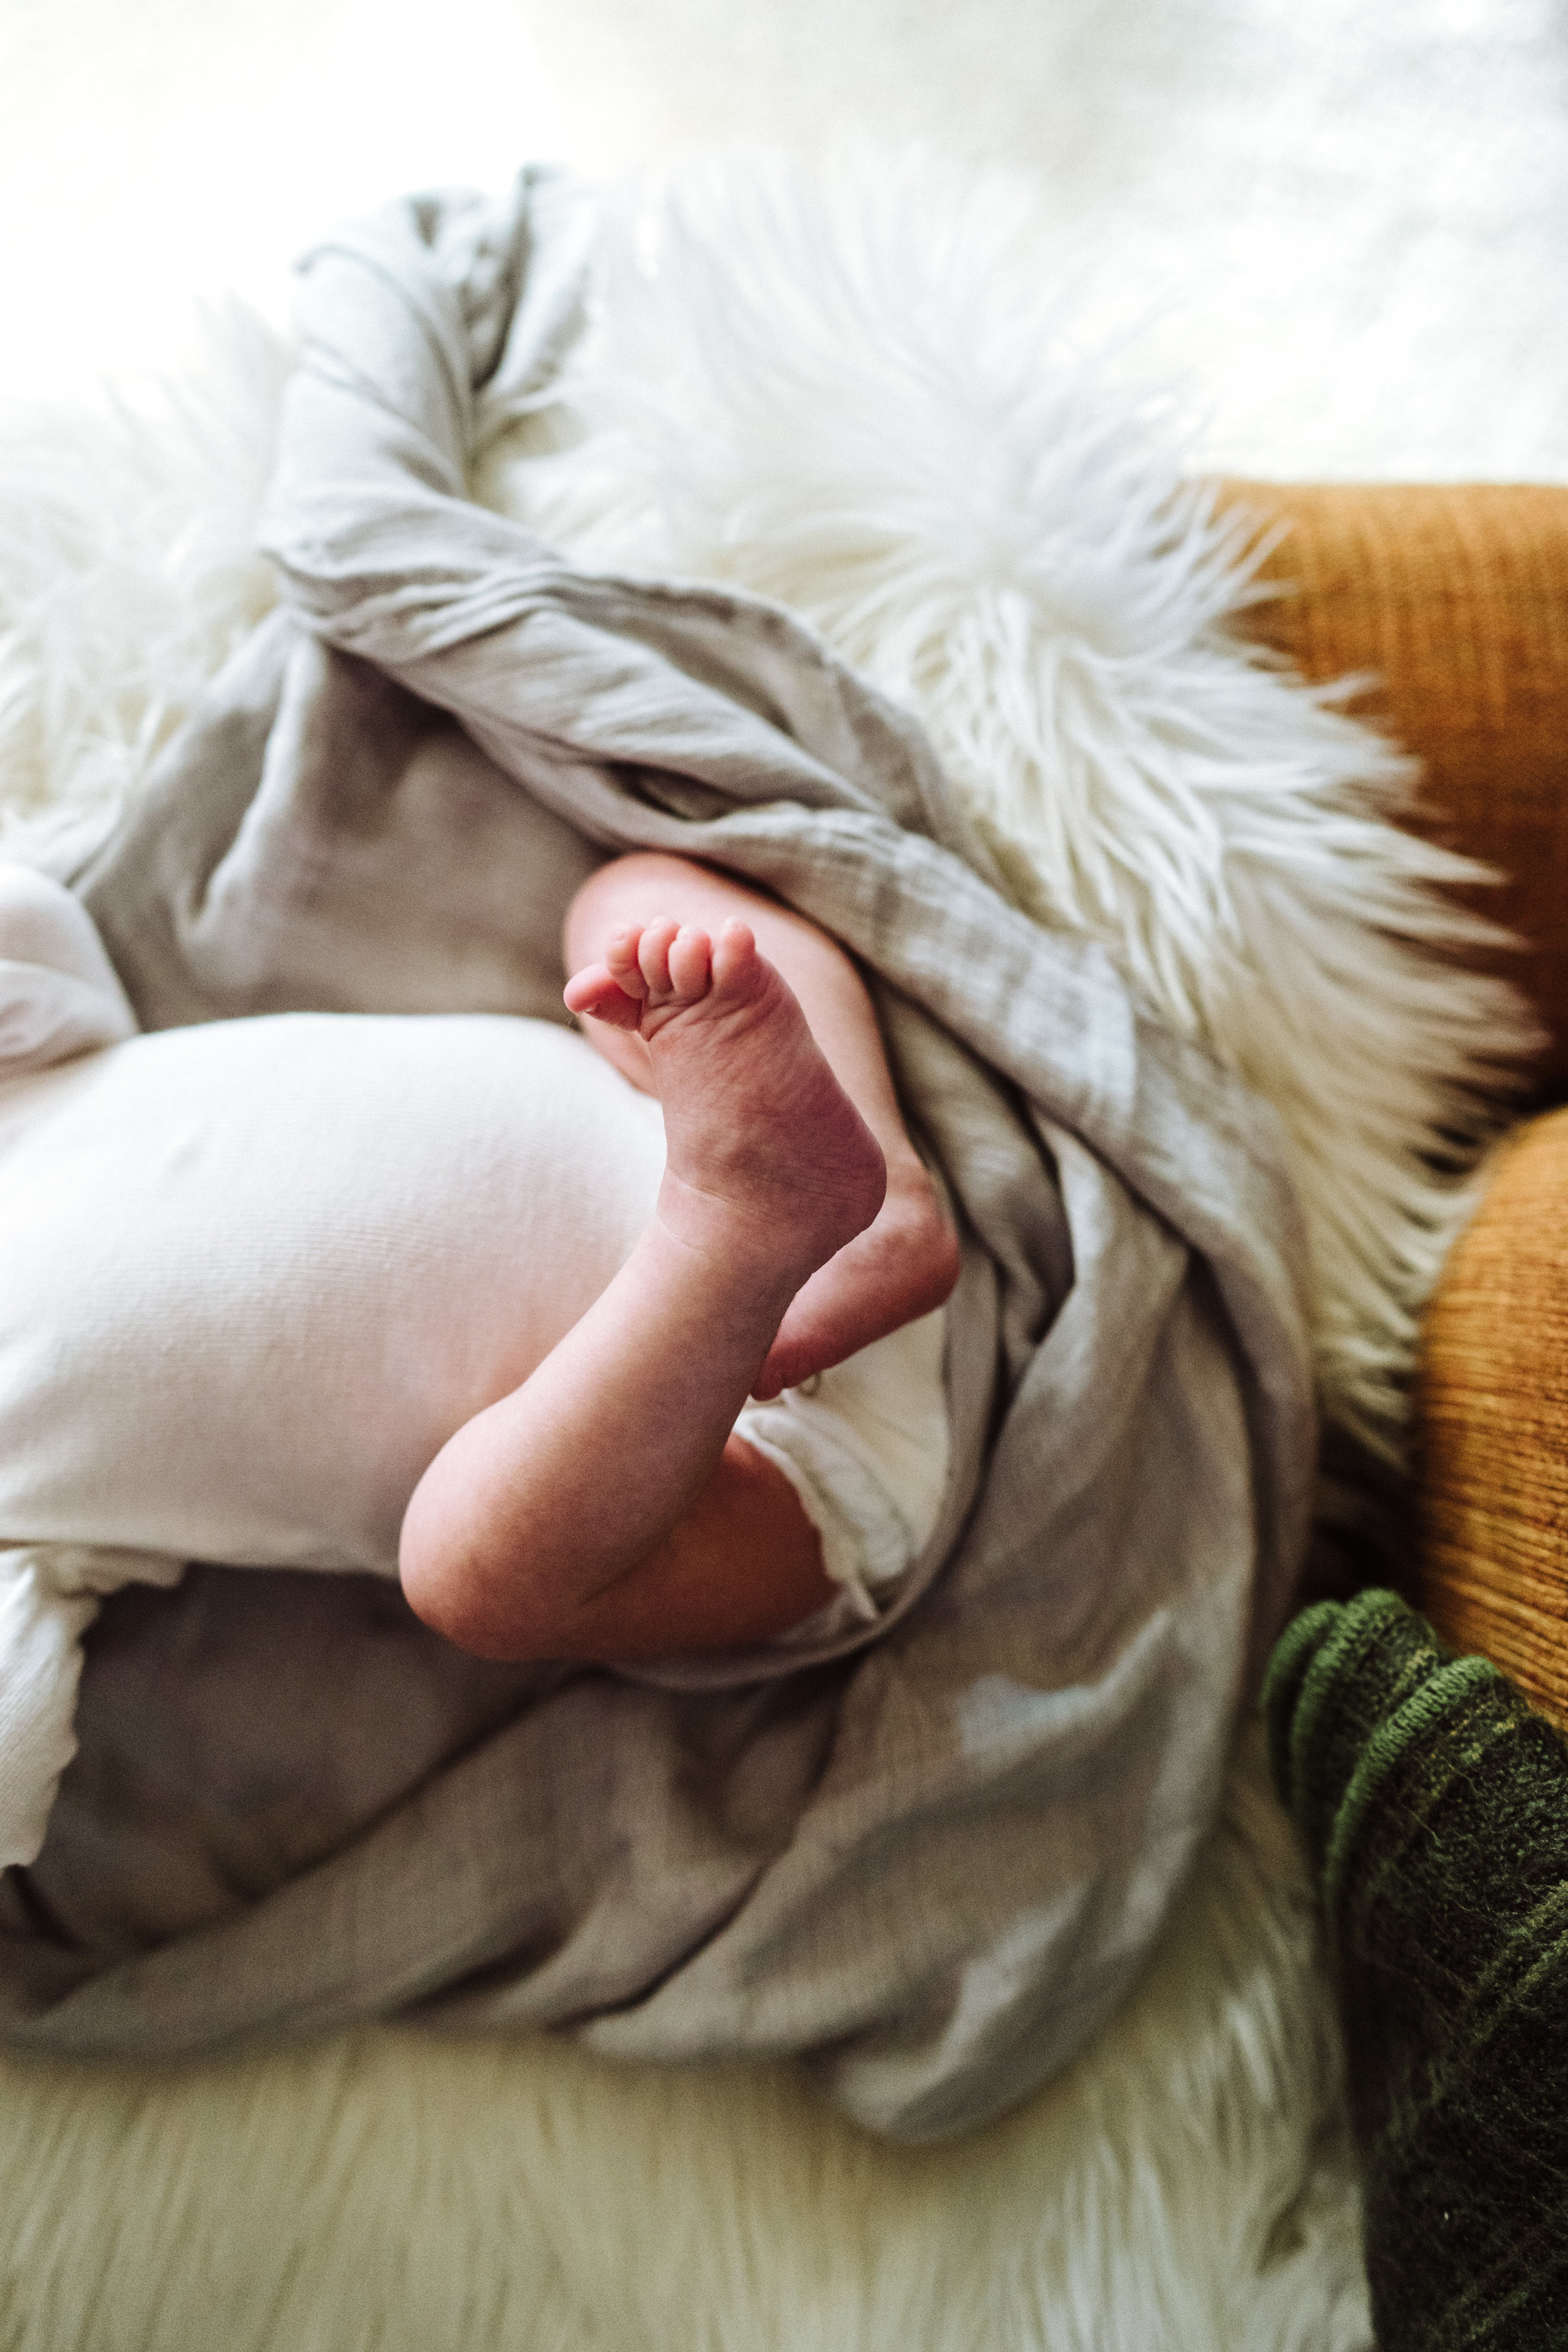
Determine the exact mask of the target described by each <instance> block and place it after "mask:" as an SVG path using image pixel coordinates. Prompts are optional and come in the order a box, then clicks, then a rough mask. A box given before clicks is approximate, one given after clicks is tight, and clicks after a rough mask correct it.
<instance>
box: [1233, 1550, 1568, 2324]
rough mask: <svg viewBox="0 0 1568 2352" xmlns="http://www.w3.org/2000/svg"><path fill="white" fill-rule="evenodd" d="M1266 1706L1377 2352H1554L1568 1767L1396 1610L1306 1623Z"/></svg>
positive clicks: (1564, 2179) (1564, 2108) (1402, 1609)
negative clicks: (1335, 1998)
mask: <svg viewBox="0 0 1568 2352" xmlns="http://www.w3.org/2000/svg"><path fill="white" fill-rule="evenodd" d="M1264 1710H1265V1713H1266V1715H1267V1717H1268V1733H1269V1748H1270V1755H1271V1757H1272V1759H1273V1766H1274V1777H1275V1781H1276V1784H1277V1786H1278V1788H1279V1793H1280V1796H1281V1798H1282V1800H1283V1801H1284V1802H1285V1804H1286V1805H1287V1806H1288V1807H1289V1811H1290V1812H1291V1814H1292V1816H1293V1818H1294V1820H1295V1822H1296V1825H1297V1828H1298V1830H1299V1831H1300V1835H1301V1837H1302V1840H1303V1842H1304V1843H1305V1844H1306V1847H1307V1850H1308V1853H1310V1857H1311V1860H1312V1863H1313V1865H1314V1867H1315V1869H1316V1871H1317V1873H1318V1874H1319V1878H1320V1882H1321V1889H1322V1898H1323V1909H1324V1915H1325V1918H1326V1921H1327V1926H1328V1930H1329V1937H1330V1943H1331V1952H1332V1957H1333V1965H1334V1971H1335V1978H1336V1982H1337V1988H1338V1992H1339V2000H1340V2010H1341V2015H1342V2020H1343V2023H1344V2030H1345V2044H1346V2055H1347V2061H1348V2065H1349V2076H1350V2093H1351V2103H1352V2114H1353V2116H1354V2120H1355V2126H1356V2134H1357V2137H1358V2140H1359V2142H1360V2145H1361V2150H1362V2156H1363V2168H1364V2173H1365V2183H1366V2186H1365V2219H1366V2257H1367V2270H1368V2274H1369V2277H1370V2280H1371V2285H1372V2303H1373V2323H1374V2325H1375V2326H1376V2329H1377V2338H1378V2343H1379V2345H1380V2347H1382V2352H1450V2347H1453V2352H1458V2347H1461V2346H1464V2347H1471V2346H1475V2347H1482V2346H1485V2347H1493V2346H1495V2347H1498V2352H1504V2347H1506V2352H1546V2347H1565V2346H1568V1751H1565V1750H1564V1748H1563V1743H1562V1742H1561V1740H1560V1739H1559V1738H1558V1737H1557V1735H1556V1733H1555V1732H1554V1731H1553V1730H1552V1727H1551V1726H1550V1725H1549V1724H1547V1723H1545V1722H1544V1721H1543V1720H1542V1717H1539V1716H1537V1715H1535V1714H1533V1713H1532V1712H1531V1709H1530V1708H1529V1707H1528V1706H1526V1705H1525V1703H1524V1701H1523V1700H1522V1699H1521V1697H1520V1696H1518V1694H1517V1693H1516V1692H1515V1691H1514V1690H1513V1689H1512V1688H1511V1687H1510V1685H1509V1684H1508V1683H1507V1682H1505V1681H1504V1679H1503V1677H1502V1676H1501V1675H1500V1674H1499V1673H1498V1672H1497V1671H1496V1669H1495V1668H1494V1667H1492V1666H1489V1665H1487V1664H1485V1663H1484V1662H1483V1661H1482V1660H1480V1659H1476V1658H1465V1659H1452V1658H1450V1657H1449V1656H1448V1655H1447V1653H1446V1652H1445V1651H1444V1650H1443V1649H1442V1648H1441V1647H1440V1646H1439V1644H1438V1643H1437V1642H1436V1640H1435V1638H1434V1636H1433V1634H1432V1633H1431V1631H1430V1629H1429V1628H1428V1627H1427V1625H1426V1623H1425V1622H1424V1621H1423V1620H1422V1619H1421V1618H1419V1617H1417V1616H1416V1615H1415V1612H1413V1611H1412V1610H1410V1609H1408V1608H1407V1607H1406V1606H1405V1602H1404V1601H1401V1600H1399V1599H1398V1598H1397V1596H1396V1595H1395V1594H1394V1593H1392V1592H1365V1593H1362V1594H1361V1595H1359V1596H1358V1598H1357V1599H1356V1600H1354V1601H1350V1602H1348V1603H1346V1604H1343V1605H1342V1604H1340V1603H1338V1602H1334V1601H1324V1602H1321V1603H1320V1604H1319V1605H1318V1606H1317V1607H1316V1608H1314V1609H1310V1610H1307V1611H1305V1612H1303V1614H1302V1615H1301V1616H1300V1617H1299V1618H1297V1620H1296V1621H1295V1622H1294V1623H1293V1624H1292V1625H1290V1626H1289V1627H1288V1628H1287V1630H1286V1633H1285V1634H1284V1636H1283V1637H1282V1639H1281V1641H1280V1643H1279V1647H1278V1648H1277V1650H1276V1651H1275V1654H1274V1658H1273V1661H1272V1663H1271V1665H1270V1668H1269V1674H1268V1685H1267V1687H1266V1689H1265V1692H1264Z"/></svg>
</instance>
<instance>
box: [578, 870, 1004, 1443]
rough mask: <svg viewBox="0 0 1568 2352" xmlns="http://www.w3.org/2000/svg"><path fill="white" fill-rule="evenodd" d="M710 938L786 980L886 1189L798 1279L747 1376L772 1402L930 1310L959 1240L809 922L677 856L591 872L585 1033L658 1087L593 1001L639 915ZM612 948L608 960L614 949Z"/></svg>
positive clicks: (845, 989)
mask: <svg viewBox="0 0 1568 2352" xmlns="http://www.w3.org/2000/svg"><path fill="white" fill-rule="evenodd" d="M654 915H658V916H659V917H662V918H668V919H670V920H671V921H673V922H674V923H676V924H680V923H691V924H698V925H700V926H701V927H703V928H704V929H706V930H708V931H709V932H710V933H711V934H712V935H713V936H715V937H717V936H718V934H719V932H720V931H721V929H722V926H723V925H724V923H725V922H727V921H729V920H731V919H739V920H740V921H742V922H743V923H745V924H746V925H747V926H748V927H749V928H750V929H751V931H752V934H753V936H754V938H755V940H756V944H757V946H758V948H759V949H760V950H761V951H762V953H763V955H764V956H765V957H766V958H767V959H768V961H770V962H771V963H772V964H773V966H774V967H775V968H776V970H777V971H779V972H780V973H781V974H782V975H783V977H784V980H785V981H786V982H788V983H789V986H790V988H791V989H792V990H793V992H794V993H795V997H796V999H797V1000H798V1002H799V1004H800V1007H801V1010H802V1012H803V1013H805V1018H806V1022H807V1024H808V1026H809V1027H810V1030H811V1034H812V1035H813V1036H814V1037H815V1038H816V1043H817V1045H819V1046H820V1048H821V1050H822V1052H823V1055H825V1057H826V1061H827V1063H828V1066H829V1067H830V1068H831V1070H832V1071H833V1074H834V1076H835V1077H837V1080H838V1083H839V1085H840V1086H841V1087H843V1089H844V1091H845V1093H846V1094H847V1096H848V1097H849V1099H850V1101H851V1102H852V1103H853V1104H854V1105H855V1108H857V1110H858V1112H859V1113H860V1116H861V1118H863V1119H864V1120H865V1122H866V1124H867V1126H868V1128H869V1129H870V1130H871V1133H872V1134H873V1135H874V1136H875V1137H876V1139H877V1141H878V1143H879V1145H880V1147H881V1151H882V1157H883V1160H885V1162H886V1164H887V1171H888V1189H887V1195H886V1198H885V1199H884V1201H883V1203H882V1208H881V1211H880V1213H879V1215H878V1217H877V1219H876V1221H875V1222H874V1223H872V1224H871V1225H870V1226H869V1227H868V1229H867V1230H866V1231H865V1232H864V1233H862V1234H858V1235H857V1236H856V1238H855V1239H854V1240H853V1241H851V1242H849V1243H848V1244H847V1245H846V1246H845V1247H844V1248H843V1249H841V1250H840V1251H839V1252H838V1253H837V1255H836V1256H835V1257H834V1258H833V1259H831V1260H830V1262H829V1263H828V1264H827V1265H824V1266H822V1267H820V1268H819V1269H818V1270H817V1272H816V1273H815V1274H813V1275H812V1276H810V1277H809V1279H808V1280H807V1281H806V1282H805V1284H804V1286H802V1288H801V1290H800V1292H799V1294H798V1296H797V1297H795V1298H794V1299H793V1300H792V1301H791V1302H790V1305H789V1307H788V1309H787V1311H786V1312H785V1315H784V1320H783V1322H782V1324H781V1325H780V1327H779V1330H778V1335H777V1337H776V1339H774V1341H773V1347H772V1348H771V1349H770V1350H769V1352H768V1356H767V1360H766V1361H765V1363H764V1364H763V1367H762V1369H761V1370H760V1371H759V1372H758V1375H757V1381H756V1386H755V1390H754V1391H753V1393H754V1394H755V1395H757V1396H758V1397H770V1396H776V1395H777V1394H778V1392H779V1391H780V1389H782V1388H788V1387H793V1386H794V1385H795V1383H796V1382H798V1381H803V1380H805V1379H806V1378H807V1377H808V1376H809V1375H810V1374H811V1373H813V1372H817V1371H823V1370H826V1368H827V1366H828V1365H830V1364H837V1363H840V1362H842V1360H844V1358H845V1357H846V1356H850V1355H853V1354H854V1353H855V1351H856V1349H858V1348H864V1347H868V1346H869V1345H870V1343H871V1341H872V1340H873V1339H881V1338H883V1337H884V1336H885V1335H886V1334H887V1333H888V1332H889V1331H896V1330H898V1329H899V1328H900V1325H902V1324H905V1323H909V1322H912V1321H913V1319H914V1318H915V1317H916V1316H917V1315H924V1314H927V1313H929V1312H930V1310H931V1308H932V1307H940V1306H941V1304H942V1300H943V1299H944V1298H946V1297H947V1296H948V1294H949V1292H950V1291H951V1290H952V1286H953V1284H954V1282H955V1281H956V1280H957V1278H958V1244H957V1241H956V1239H955V1237H954V1235H953V1232H952V1227H951V1225H950V1224H949V1223H948V1222H947V1219H946V1217H945V1216H944V1214H943V1213H942V1205H941V1203H940V1202H939V1200H938V1198H937V1194H936V1191H935V1188H934V1186H933V1185H932V1183H931V1178H930V1177H929V1176H928V1174H927V1173H926V1171H925V1168H924V1166H923V1165H922V1163H921V1160H920V1157H919V1155H918V1154H917V1152H916V1151H915V1149H914V1147H913V1145H912V1144H911V1143H910V1138H909V1131H908V1129H906V1127H905V1125H904V1120H903V1114H902V1112H901V1111H900V1108H899V1101H898V1097H897V1095H896V1094H895V1093H894V1091H893V1082H892V1078H891V1076H890V1075H889V1069H888V1061H887V1055H886V1054H885V1053H884V1051H883V1047H882V1040H881V1035H880V1033H879V1030H878V1027H877V1015H876V1012H875V1009H874V1007H873V1006H872V1003H871V1000H870V997H869V996H868V994H867V992H866V987H865V983H864V982H863V981H862V980H861V978H860V975H859V973H858V971H856V969H855V966H854V964H853V963H852V962H851V961H850V960H849V958H848V956H847V955H846V954H845V952H844V950H843V949H842V948H840V947H839V946H838V945H837V941H835V940H831V939H829V938H828V936H827V934H826V932H825V931H821V930H819V929H817V928H816V925H815V924H814V923H810V922H807V921H806V919H805V917H804V916H801V915H797V914H795V912H794V911H793V910H792V909H791V908H787V907H781V906H778V905H777V904H775V903H774V902H773V900H772V899H769V898H763V897H762V896H761V895H760V894H759V893H758V892H756V891H754V890H749V889H747V888H746V887H745V886H744V885H743V884H742V883H740V882H736V881H733V880H731V878H730V877H728V876H727V875H723V874H719V873H715V872H714V871H712V870H711V869H710V867H707V866H696V865H693V864H692V863H691V861H690V860H689V859H688V858H683V857H668V856H661V855H658V854H652V853H644V854H639V855H637V856H630V857H619V858H616V859H614V860H613V861H612V862H611V863H610V864H609V865H608V866H601V867H600V869H599V871H598V872H597V873H596V874H594V875H591V876H590V877H589V879H588V880H587V881H586V882H585V883H584V886H583V887H582V889H581V890H580V891H579V892H578V893H577V896H576V898H574V900H573V902H572V906H571V908H570V909H569V911H568V913H567V917H566V930H565V942H564V944H565V958H566V969H567V971H568V973H569V974H570V975H571V986H570V987H569V989H568V991H567V1002H568V1003H570V1004H571V1005H572V1007H573V1009H574V1011H577V1012H583V1013H588V1014H589V1015H590V1020H589V1024H588V1030H587V1034H588V1035H589V1037H590V1038H591V1039H592V1041H593V1043H594V1044H595V1045H596V1046H597V1047H598V1049H599V1051H600V1052H601V1053H602V1054H604V1055H605V1057H606V1059H608V1060H610V1061H612V1062H614V1063H615V1065H616V1067H617V1068H618V1069H619V1070H621V1071H622V1072H623V1073H624V1075H625V1076H627V1077H628V1078H630V1079H631V1081H632V1083H633V1085H634V1086H640V1087H644V1088H645V1089H647V1090H648V1091H652V1092H657V1091H658V1088H657V1087H655V1086H654V1085H653V1083H652V1079H651V1075H650V1067H649V1056H648V1049H647V1044H646V1042H645V1041H644V1040H643V1039H642V1038H641V1037H640V1036H639V1035H638V1034H637V1032H636V1031H635V1029H627V1028H626V1027H624V1026H622V1027H617V1026H614V1025H609V1024H606V1022H605V1019H604V1018H603V1017H602V1016H600V1015H598V1014H596V1013H595V1004H594V1003H592V1002H590V1001H589V1000H590V996H591V995H592V992H593V990H594V989H595V987H600V986H602V982H603V980H604V978H605V976H606V975H608V976H613V975H614V972H615V970H616V968H617V967H618V968H619V969H620V970H621V971H623V972H624V971H625V969H626V954H625V935H626V933H627V932H628V931H629V930H630V929H634V928H639V927H641V926H642V925H644V924H647V922H648V920H649V919H650V917H652V916H654ZM617 940H618V942H619V944H618V947H617V948H616V954H615V956H614V957H612V946H613V943H616V942H617Z"/></svg>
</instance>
